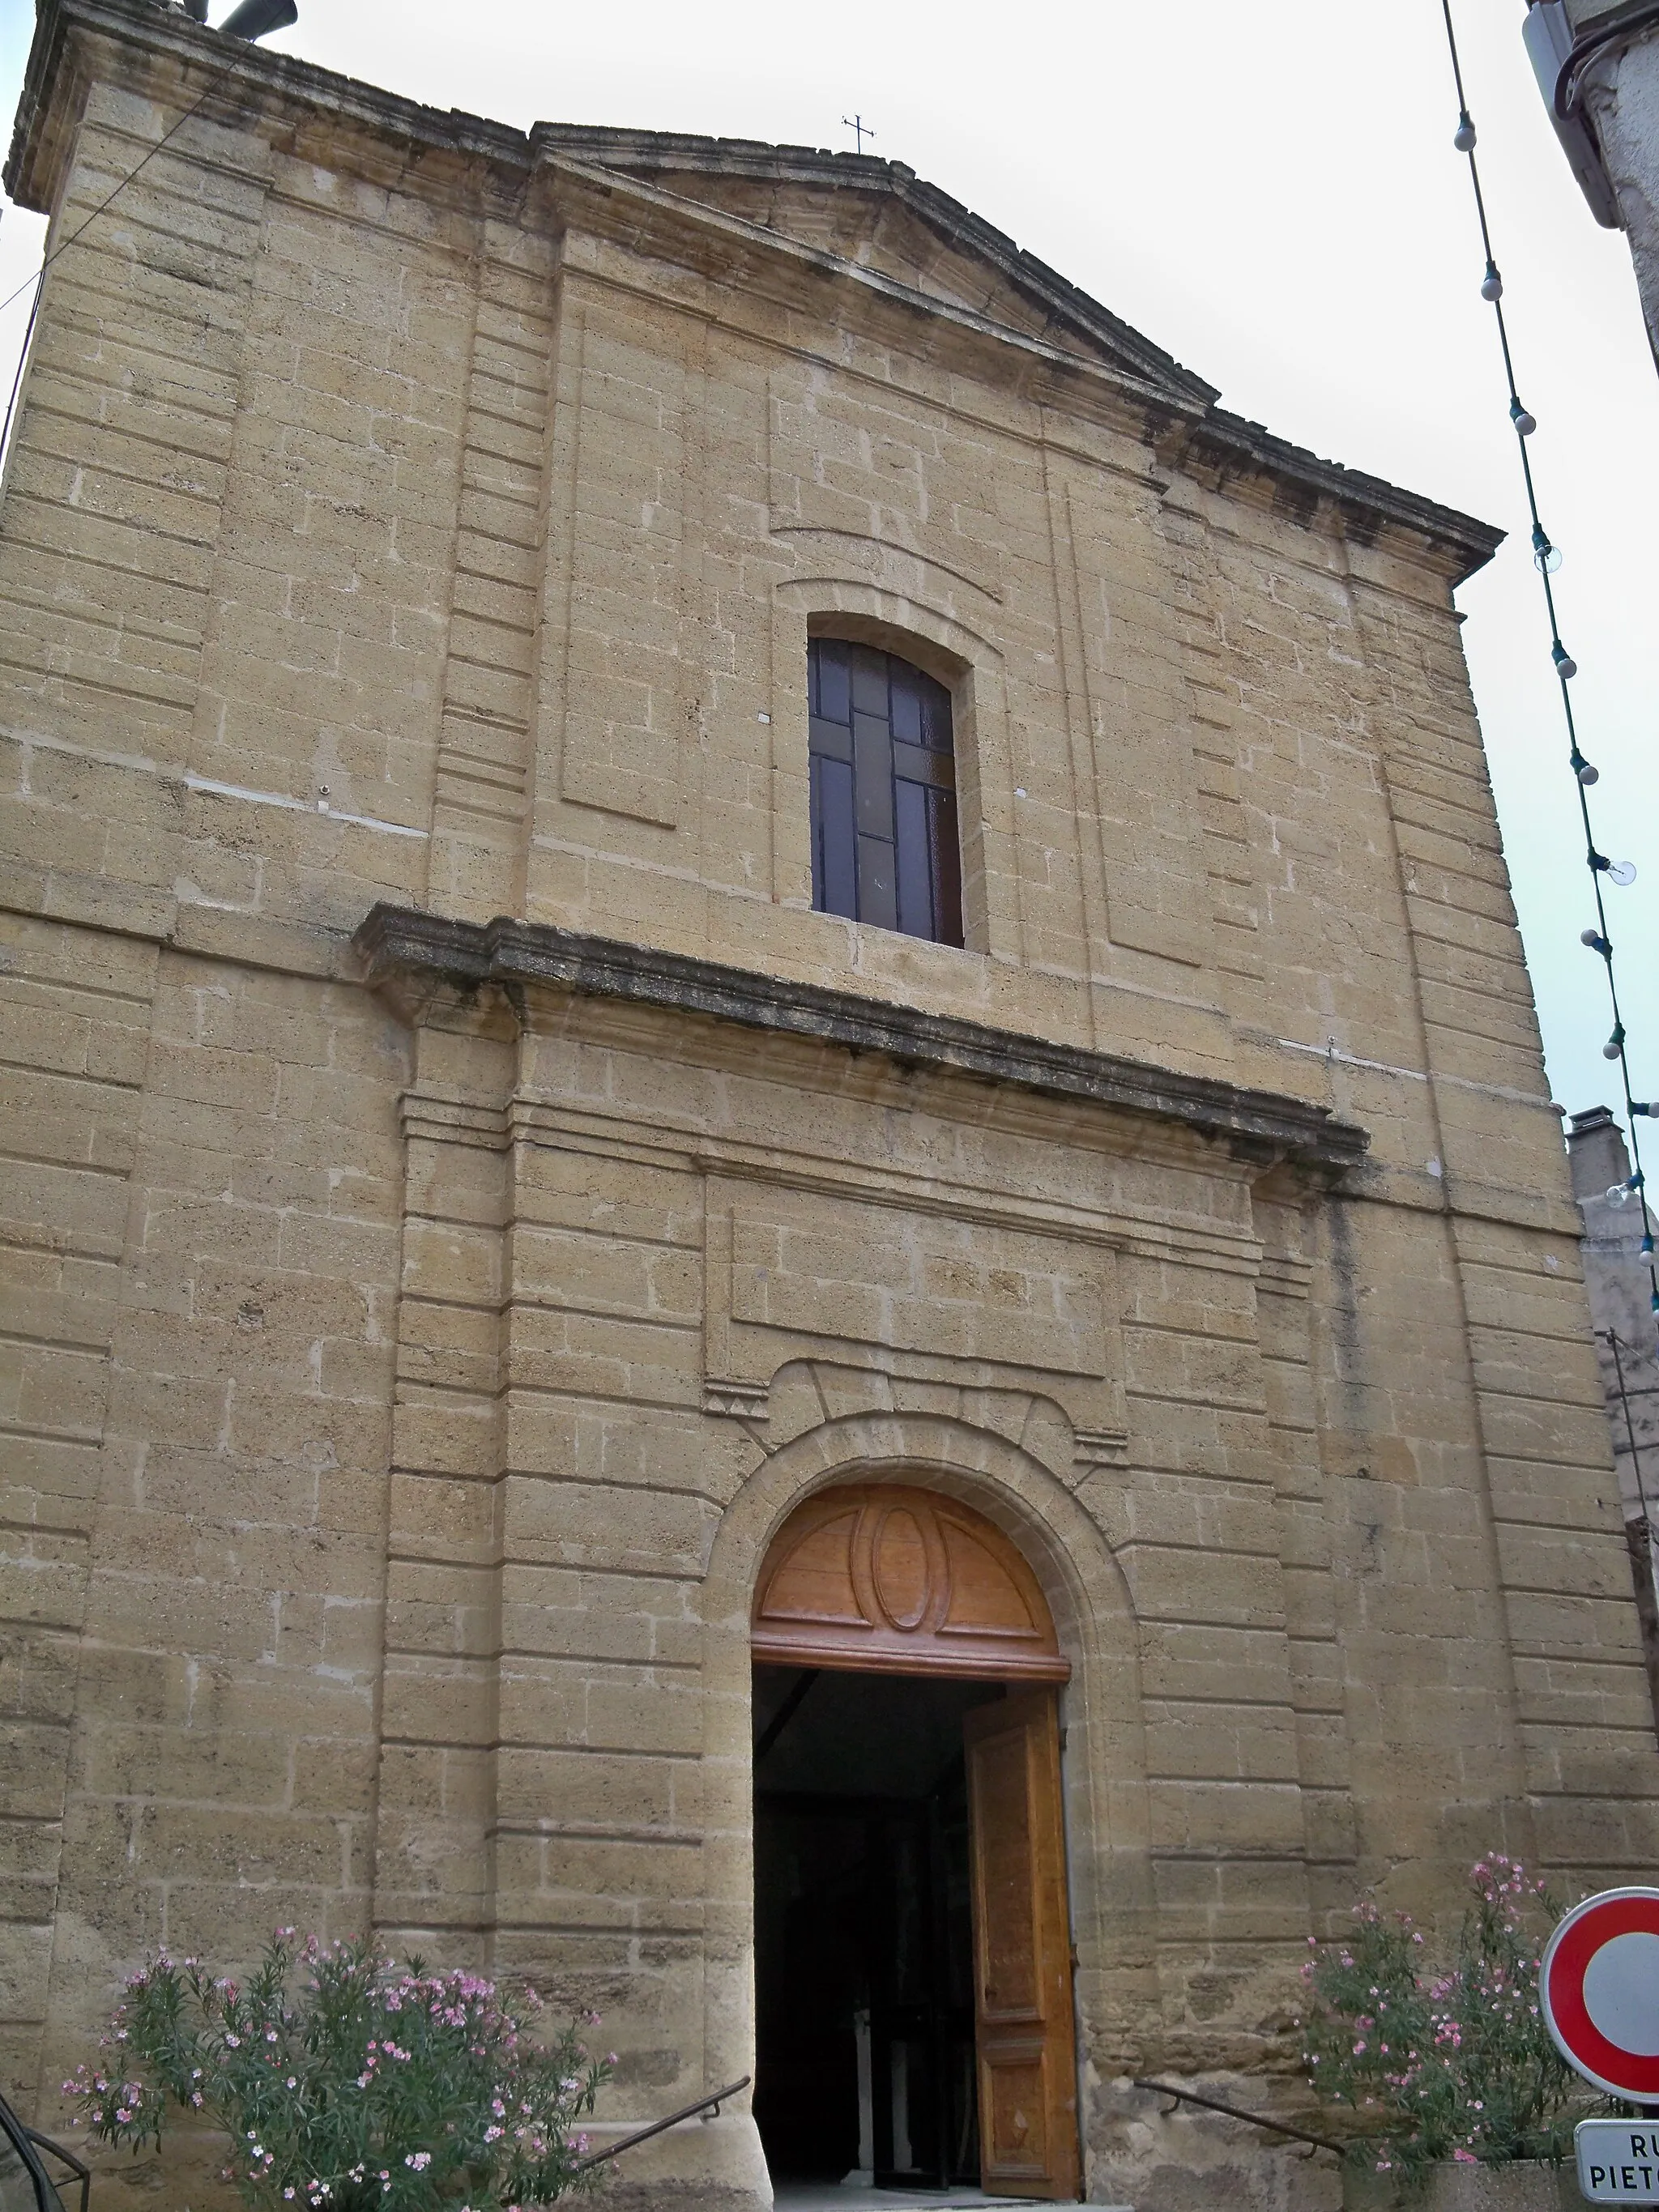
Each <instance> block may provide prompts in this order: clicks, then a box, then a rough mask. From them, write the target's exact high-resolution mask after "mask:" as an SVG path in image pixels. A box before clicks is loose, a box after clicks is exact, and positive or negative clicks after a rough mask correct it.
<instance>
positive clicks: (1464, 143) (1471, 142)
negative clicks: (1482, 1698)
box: [1440, 0, 1659, 1325]
mask: <svg viewBox="0 0 1659 2212" xmlns="http://www.w3.org/2000/svg"><path fill="white" fill-rule="evenodd" d="M1440 6H1441V12H1442V14H1443V15H1444V17H1445V19H1446V44H1447V46H1448V48H1449V51H1450V53H1451V65H1452V77H1453V80H1454V82H1455V84H1456V87H1457V128H1456V130H1455V131H1454V133H1453V134H1452V144H1453V145H1454V146H1455V148H1456V149H1457V150H1458V152H1459V153H1460V154H1462V155H1464V157H1465V158H1466V159H1467V161H1468V165H1469V182H1470V183H1471V185H1473V186H1474V207H1475V213H1476V215H1477V216H1478V217H1479V218H1480V243H1481V246H1482V248H1483V250H1484V251H1485V253H1486V274H1485V276H1482V278H1481V280H1480V296H1481V298H1482V299H1483V300H1486V301H1489V302H1490V303H1491V306H1492V313H1493V315H1494V316H1495V317H1496V319H1497V322H1498V345H1499V347H1500V348H1501V349H1502V352H1503V356H1504V380H1505V382H1506V383H1507V385H1508V386H1509V395H1510V427H1511V428H1512V429H1513V430H1514V432H1515V443H1516V452H1517V453H1519V454H1520V457H1521V474H1522V478H1523V480H1524V482H1525V483H1526V488H1527V509H1528V513H1529V514H1530V515H1531V517H1532V557H1533V562H1534V566H1535V568H1537V570H1538V574H1539V577H1540V579H1541V582H1542V584H1543V587H1544V606H1545V611H1546V612H1547V615H1548V617H1549V626H1550V659H1551V661H1552V663H1553V665H1554V669H1555V680H1556V684H1557V686H1558V688H1559V691H1560V694H1561V712H1562V716H1563V719H1564V720H1565V726H1566V734H1567V766H1568V768H1569V769H1571V773H1572V779H1573V788H1574V790H1575V791H1576V792H1577V794H1578V813H1579V819H1580V821H1581V823H1583V831H1584V858H1585V862H1586V865H1587V866H1588V867H1589V874H1590V890H1591V893H1592V895H1593V896H1594V898H1595V928H1594V929H1587V930H1585V931H1584V932H1583V934H1582V936H1581V937H1580V939H1579V942H1580V943H1581V944H1582V945H1584V946H1586V947H1587V949H1588V950H1589V951H1591V952H1594V953H1595V954H1596V955H1597V957H1599V958H1600V960H1601V964H1602V967H1603V969H1605V971H1606V974H1607V997H1608V1000H1609V1001H1610V1003H1611V1005H1612V1008H1613V1029H1612V1032H1611V1034H1610V1035H1609V1036H1608V1038H1607V1042H1606V1043H1605V1044H1604V1045H1603V1046H1602V1048H1601V1053H1602V1057H1603V1058H1604V1059H1606V1060H1612V1061H1613V1062H1614V1063H1615V1064H1616V1065H1617V1066H1618V1069H1619V1076H1620V1083H1621V1084H1622V1085H1623V1087H1624V1093H1625V1109H1626V1116H1627V1127H1628V1129H1629V1142H1630V1160H1631V1173H1630V1175H1629V1176H1628V1177H1627V1178H1626V1181H1625V1182H1621V1183H1615V1184H1614V1185H1613V1188H1612V1189H1610V1190H1609V1191H1608V1193H1607V1196H1608V1198H1609V1199H1610V1200H1612V1201H1613V1203H1614V1204H1615V1205H1621V1206H1622V1205H1625V1204H1626V1203H1628V1201H1629V1200H1632V1198H1633V1199H1634V1200H1636V1202H1637V1204H1638V1206H1640V1208H1641V1212H1642V1242H1641V1248H1640V1249H1641V1255H1642V1257H1643V1259H1644V1261H1646V1262H1647V1271H1648V1290H1649V1293H1650V1306H1651V1309H1652V1311H1653V1313H1654V1315H1655V1316H1656V1325H1659V1267H1656V1263H1655V1258H1654V1246H1653V1217H1652V1214H1651V1212H1650V1210H1649V1206H1648V1193H1647V1178H1646V1176H1645V1175H1644V1172H1643V1168H1642V1146H1641V1139H1640V1138H1639V1137H1638V1134H1637V1123H1638V1121H1640V1120H1642V1119H1644V1118H1646V1117H1650V1116H1653V1115H1659V1100H1654V1099H1644V1098H1638V1097H1635V1096H1634V1094H1633V1093H1632V1090H1631V1081H1630V1058H1629V1052H1628V1047H1627V1042H1626V1034H1625V1020H1624V1015H1623V1013H1622V1012H1621V1011H1620V1004H1619V982H1618V978H1617V975H1615V973H1614V970H1613V939H1612V936H1611V934H1610V933H1609V931H1608V928H1607V904H1606V900H1605V897H1604V896H1603V890H1602V878H1603V877H1604V876H1605V877H1607V878H1609V879H1610V880H1611V881H1612V882H1613V883H1615V884H1629V883H1632V882H1633V881H1634V880H1635V877H1636V869H1635V866H1634V865H1633V864H1632V862H1631V861H1629V860H1609V859H1608V858H1607V854H1605V853H1603V852H1602V851H1601V848H1600V847H1599V846H1598V845H1597V844H1596V842H1595V826H1594V824H1593V823H1592V822H1591V820H1590V806H1589V793H1590V787H1591V786H1592V785H1594V784H1595V783H1597V782H1599V781H1600V780H1601V773H1600V770H1599V769H1596V768H1595V767H1594V766H1593V765H1592V764H1591V763H1590V762H1589V761H1588V760H1586V759H1585V757H1584V755H1583V750H1582V748H1581V747H1580V745H1579V743H1578V727H1577V721H1576V720H1575V719H1574V716H1573V711H1572V691H1571V684H1572V679H1573V678H1574V677H1575V676H1577V673H1578V664H1577V661H1576V660H1575V659H1573V657H1572V655H1571V653H1569V652H1568V651H1567V648H1566V647H1565V645H1564V644H1563V643H1562V641H1561V625H1560V623H1559V620H1558V618H1557V616H1556V611H1555V591H1554V587H1553V585H1552V584H1551V582H1550V579H1551V577H1552V576H1553V575H1554V574H1555V573H1556V571H1557V570H1558V569H1559V568H1560V566H1561V556H1560V553H1559V550H1558V549H1557V548H1556V546H1555V545H1554V544H1553V543H1552V541H1551V538H1550V536H1549V533H1548V532H1547V530H1546V529H1545V527H1544V524H1543V520H1542V517H1541V515H1540V513H1539V511H1538V494H1537V489H1536V488H1535V486H1534V483H1533V476H1532V459H1531V456H1530V455H1529V453H1528V451H1527V441H1528V439H1529V438H1530V437H1531V436H1532V435H1533V433H1534V431H1535V430H1536V429H1537V428H1538V424H1537V422H1536V420H1535V419H1534V416H1532V415H1531V414H1530V413H1529V412H1528V410H1527V408H1526V407H1524V406H1523V405H1522V400H1521V394H1520V392H1519V391H1518V390H1517V388H1516V380H1515V359H1514V356H1513V355H1512V354H1511V352H1510V333H1509V326H1508V325H1507V324H1506V323H1505V321H1504V279H1503V277H1502V276H1500V275H1499V274H1498V263H1497V259H1496V258H1495V256H1494V255H1493V252H1492V230H1491V227H1490V225H1489V224H1488V222H1487V221H1486V197H1485V195H1484V194H1483V193H1482V191H1481V190H1480V163H1479V162H1478V161H1476V159H1475V154H1474V148H1475V129H1474V118H1472V117H1471V115H1470V113H1469V103H1468V97H1467V95H1466V94H1465V93H1464V90H1463V70H1462V64H1461V62H1460V61H1459V59H1458V53H1457V33H1456V31H1455V29H1454V27H1453V25H1452V12H1451V0H1440Z"/></svg>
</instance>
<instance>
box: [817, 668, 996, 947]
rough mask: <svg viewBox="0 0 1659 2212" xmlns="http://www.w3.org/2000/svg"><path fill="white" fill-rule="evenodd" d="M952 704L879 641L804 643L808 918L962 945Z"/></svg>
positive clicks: (923, 673)
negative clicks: (831, 917)
mask: <svg viewBox="0 0 1659 2212" xmlns="http://www.w3.org/2000/svg"><path fill="white" fill-rule="evenodd" d="M955 721H956V715H955V702H954V700H953V698H952V696H951V689H950V687H949V686H948V685H946V684H942V683H940V682H939V678H937V677H935V676H933V675H931V674H930V673H929V672H928V671H927V669H925V668H922V667H921V666H920V665H918V664H917V663H916V662H915V661H914V660H912V659H909V658H908V655H906V654H904V653H898V652H896V651H894V650H893V649H892V648H891V647H889V646H888V645H886V644H885V643H882V644H877V643H875V642H873V641H866V640H864V639H860V638H851V637H840V636H836V635H833V634H829V633H823V634H817V633H815V634H812V635H809V637H808V639H807V730H808V743H807V753H808V774H809V810H810V815H811V862H812V906H813V908H814V911H815V912H817V913H820V914H835V915H841V916H842V918H843V919H845V920H847V921H859V922H863V923H866V924H868V925H869V926H871V927H875V928H882V929H890V930H892V931H894V932H895V933H897V934H900V935H902V936H907V937H915V938H920V939H922V940H923V941H924V942H927V943H931V944H935V945H951V946H953V947H957V948H960V947H962V946H963V945H965V943H966V931H965V915H964V912H963V853H962V829H961V815H960V805H959V799H958V777H957V757H956V744H955Z"/></svg>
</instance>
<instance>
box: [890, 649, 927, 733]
mask: <svg viewBox="0 0 1659 2212" xmlns="http://www.w3.org/2000/svg"><path fill="white" fill-rule="evenodd" d="M926 682H927V678H926V677H925V676H924V675H923V674H922V673H921V670H920V669H919V668H907V667H906V666H905V665H904V663H903V662H902V660H896V661H894V663H893V672H892V677H891V684H892V696H893V738H894V741H895V742H896V744H904V745H919V744H921V687H922V685H923V684H925V683H926Z"/></svg>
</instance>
